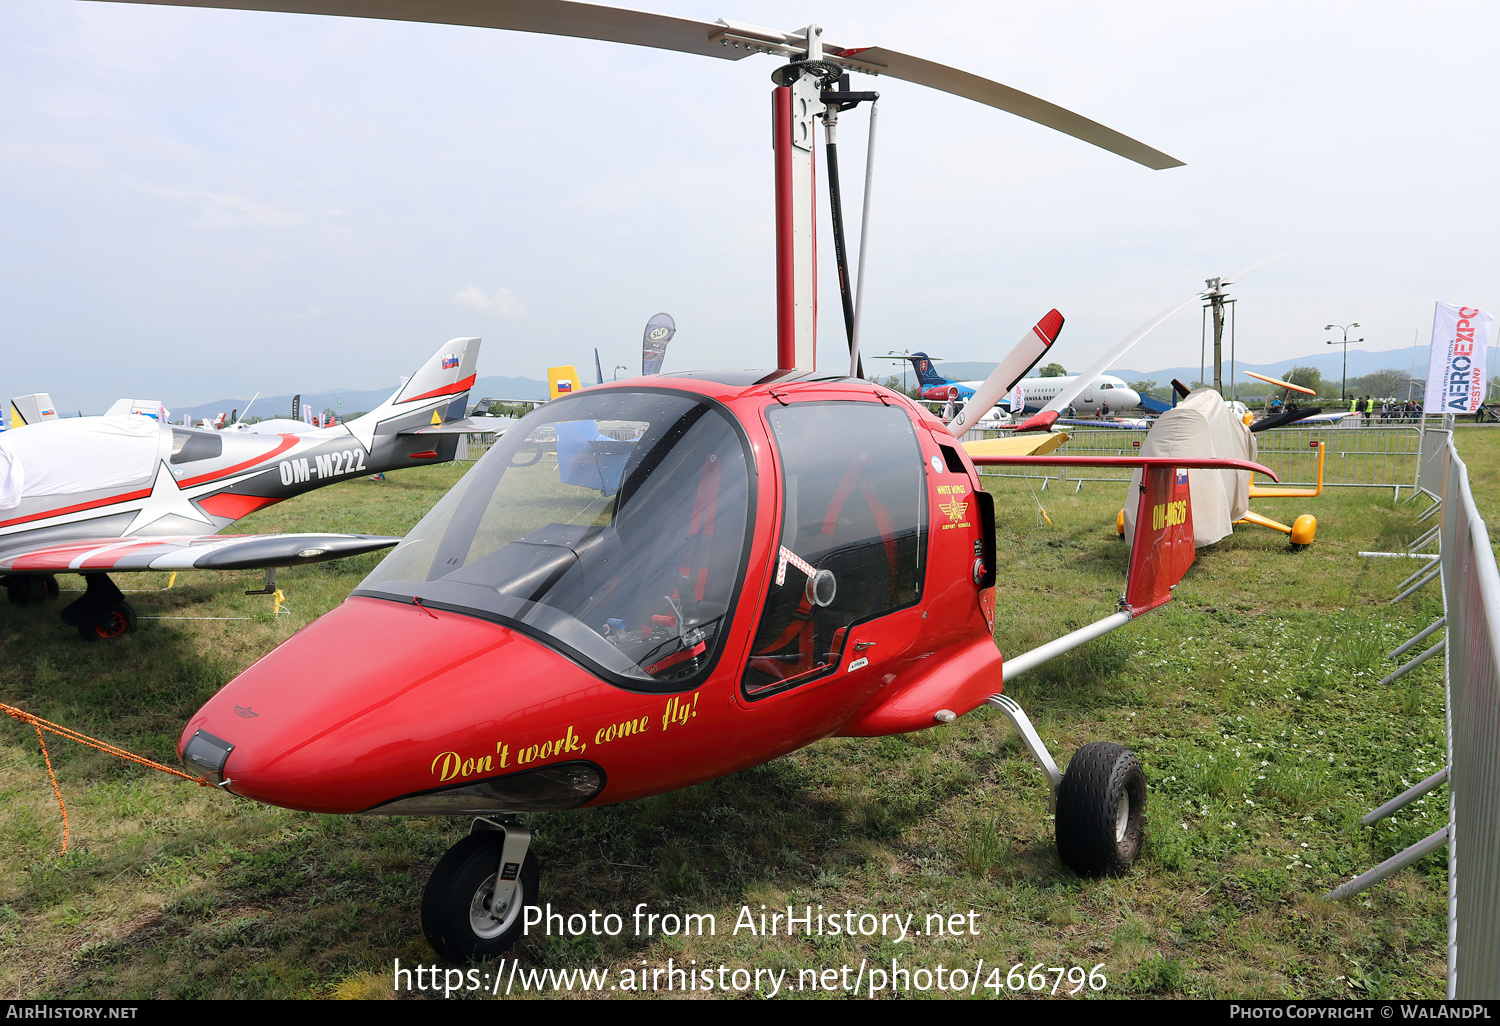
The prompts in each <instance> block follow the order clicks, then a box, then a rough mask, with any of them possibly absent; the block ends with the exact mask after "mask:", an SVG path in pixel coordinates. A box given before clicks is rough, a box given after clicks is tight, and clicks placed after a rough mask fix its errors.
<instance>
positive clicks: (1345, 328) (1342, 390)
mask: <svg viewBox="0 0 1500 1026" xmlns="http://www.w3.org/2000/svg"><path fill="white" fill-rule="evenodd" d="M1357 327H1359V322H1358V321H1355V322H1354V323H1353V324H1325V325H1324V326H1323V330H1324V331H1332V330H1333V329H1334V328H1338V329H1339V330H1340V331H1342V332H1343V333H1344V340H1343V341H1342V342H1335V341H1334V340H1333V339H1329V340H1328V344H1329V345H1331V346H1343V347H1344V373H1343V376H1342V377H1341V378H1340V379H1339V396H1340V401H1343V400H1347V399H1348V398H1349V393H1348V391H1347V389H1348V387H1349V385H1348V382H1349V347H1350V346H1353V345H1358V344H1359V343H1361V342H1363V341H1364V339H1362V338H1356V339H1351V338H1350V337H1349V329H1350V328H1357Z"/></svg>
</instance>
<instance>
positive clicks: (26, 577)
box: [0, 574, 61, 606]
mask: <svg viewBox="0 0 1500 1026" xmlns="http://www.w3.org/2000/svg"><path fill="white" fill-rule="evenodd" d="M0 583H3V584H4V585H5V595H6V597H7V598H8V599H10V603H11V605H14V606H25V605H29V604H31V603H32V602H46V601H49V600H51V599H55V598H57V596H58V595H59V594H61V589H59V588H58V586H57V578H56V577H54V576H53V575H52V574H41V575H36V574H8V575H6V576H5V577H4V578H3V579H0Z"/></svg>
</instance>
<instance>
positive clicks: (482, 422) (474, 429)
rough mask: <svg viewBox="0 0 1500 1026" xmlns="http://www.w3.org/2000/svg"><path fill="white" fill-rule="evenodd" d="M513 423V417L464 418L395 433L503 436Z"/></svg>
mask: <svg viewBox="0 0 1500 1026" xmlns="http://www.w3.org/2000/svg"><path fill="white" fill-rule="evenodd" d="M515 422H516V421H515V418H513V417H465V418H464V419H463V420H450V421H446V422H444V423H442V424H428V425H427V426H426V427H416V428H407V429H406V430H405V431H398V432H396V433H397V434H398V435H503V434H505V432H506V429H507V428H509V427H510V426H511V425H512V424H514V423H515Z"/></svg>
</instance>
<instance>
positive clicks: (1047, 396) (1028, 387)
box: [905, 353, 1141, 416]
mask: <svg viewBox="0 0 1500 1026" xmlns="http://www.w3.org/2000/svg"><path fill="white" fill-rule="evenodd" d="M905 359H907V360H910V361H911V365H912V368H913V369H914V370H915V371H916V372H917V381H918V383H919V384H920V386H921V390H922V398H923V399H928V400H936V401H941V400H945V399H962V400H968V399H970V398H972V397H973V395H974V393H975V391H976V390H977V389H978V388H979V387H980V386H981V385H983V384H984V382H983V381H954V380H953V379H951V378H945V377H943V376H942V375H941V374H939V373H938V372H937V370H936V369H935V368H934V367H933V365H932V360H931V359H930V358H929V357H928V356H927V354H926V353H912V354H910V355H909V356H907V357H905ZM1078 380H1079V376H1078V375H1077V374H1072V375H1068V376H1065V377H1053V378H1023V379H1021V380H1020V381H1018V382H1016V384H1015V386H1014V387H1013V388H1012V389H1011V390H1010V395H1009V397H1008V398H1009V401H1010V412H1011V415H1012V416H1014V415H1016V414H1019V413H1021V412H1022V411H1023V410H1025V409H1028V408H1029V409H1033V410H1040V409H1041V408H1043V407H1044V406H1046V405H1047V404H1048V403H1049V402H1051V401H1052V400H1053V399H1055V398H1057V396H1058V395H1060V394H1061V393H1062V392H1063V390H1064V389H1067V388H1069V387H1070V386H1072V385H1074V383H1075V382H1077V381H1078ZM1085 384H1086V387H1084V388H1082V389H1080V390H1079V394H1078V396H1077V398H1076V399H1074V400H1073V407H1074V409H1076V410H1078V411H1079V412H1080V413H1087V414H1096V413H1099V412H1100V410H1101V408H1102V407H1103V406H1104V405H1106V404H1107V405H1108V406H1109V409H1110V410H1112V411H1116V412H1118V411H1123V410H1133V409H1135V408H1136V407H1137V406H1139V405H1140V403H1141V397H1140V393H1138V392H1136V390H1135V389H1133V388H1131V387H1130V386H1129V385H1127V384H1126V383H1125V381H1124V380H1123V379H1121V378H1117V377H1115V376H1114V375H1113V374H1096V375H1094V376H1093V377H1091V378H1089V379H1088V381H1087V382H1086V383H1085ZM1018 389H1019V396H1018V394H1017V390H1018ZM1018 399H1019V401H1018Z"/></svg>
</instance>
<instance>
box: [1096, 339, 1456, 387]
mask: <svg viewBox="0 0 1500 1026" xmlns="http://www.w3.org/2000/svg"><path fill="white" fill-rule="evenodd" d="M1427 350H1428V347H1427V346H1408V347H1407V348H1405V349H1387V350H1383V351H1379V352H1369V351H1365V350H1360V349H1358V348H1356V347H1354V346H1350V347H1349V377H1351V378H1360V377H1364V376H1365V375H1366V374H1373V373H1375V372H1376V371H1380V370H1398V371H1406V372H1408V373H1410V374H1411V375H1412V376H1413V377H1415V378H1419V379H1420V378H1424V377H1426V376H1427ZM1414 359H1415V362H1413V361H1414ZM1210 360H1211V357H1210ZM1293 367H1316V368H1317V369H1318V370H1319V372H1321V373H1322V375H1323V380H1324V381H1332V382H1335V383H1337V382H1338V380H1339V377H1340V376H1341V375H1342V374H1343V373H1344V354H1343V352H1342V351H1341V347H1337V346H1330V347H1329V351H1328V352H1322V353H1313V354H1312V355H1311V356H1299V357H1297V358H1296V359H1293V360H1277V361H1276V362H1275V363H1246V362H1243V361H1238V360H1237V361H1235V364H1234V373H1235V377H1237V378H1240V379H1243V377H1244V374H1245V372H1246V371H1254V372H1255V373H1257V374H1264V375H1266V376H1267V377H1272V378H1280V377H1285V376H1286V375H1287V374H1289V373H1290V372H1291V369H1292V368H1293ZM1213 372H1214V371H1213V364H1212V362H1210V363H1209V364H1208V366H1207V367H1205V368H1204V369H1203V374H1204V376H1205V377H1212V376H1213ZM1110 373H1111V374H1114V375H1115V376H1116V377H1121V378H1124V379H1125V380H1126V381H1139V380H1142V379H1149V380H1151V381H1155V382H1156V383H1157V384H1158V385H1165V384H1167V383H1168V382H1170V381H1171V380H1172V379H1173V378H1177V379H1179V380H1181V381H1183V382H1185V383H1191V382H1192V381H1195V380H1197V378H1198V373H1199V371H1198V365H1197V364H1196V363H1195V364H1192V365H1191V366H1182V367H1168V368H1166V369H1164V370H1154V371H1137V370H1129V369H1125V368H1121V369H1118V370H1113V371H1110ZM1224 379H1225V380H1226V381H1227V380H1228V379H1229V360H1228V359H1227V358H1226V359H1225V361H1224Z"/></svg>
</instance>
